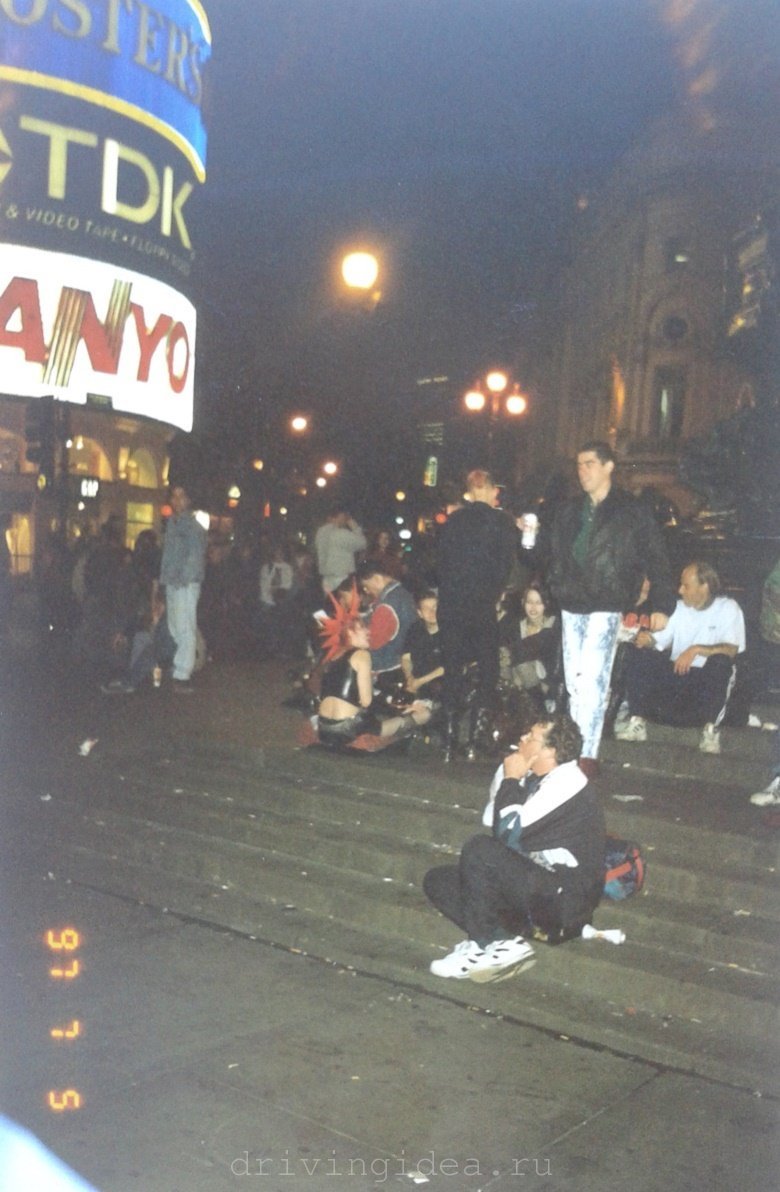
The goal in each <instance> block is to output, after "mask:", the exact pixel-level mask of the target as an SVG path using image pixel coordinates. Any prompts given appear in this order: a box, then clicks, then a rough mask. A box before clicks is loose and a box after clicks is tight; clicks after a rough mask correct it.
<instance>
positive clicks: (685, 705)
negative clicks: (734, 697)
mask: <svg viewBox="0 0 780 1192" xmlns="http://www.w3.org/2000/svg"><path fill="white" fill-rule="evenodd" d="M733 676H734V659H733V658H728V657H727V656H726V655H725V654H711V655H710V657H709V658H708V659H707V661H706V662H705V663H704V666H693V667H691V669H690V670H689V671H688V674H687V675H676V674H675V673H674V663H673V662H671V661H670V659H669V655H668V654H665V653H661V652H659V651H658V650H637V649H632V650H631V652H630V653H629V654H628V658H627V665H626V689H627V693H628V706H629V709H630V711H631V715H632V716H645V717H646V718H647V719H648V720H653V721H655V722H656V724H671V725H674V726H675V727H677V728H701V726H702V725H703V724H719V723H720V721H721V720H722V719H723V716H724V714H725V711H726V703H727V701H728V697H729V695H730V694H731V687H732V685H733V681H734V680H733Z"/></svg>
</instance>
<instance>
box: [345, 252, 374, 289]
mask: <svg viewBox="0 0 780 1192" xmlns="http://www.w3.org/2000/svg"><path fill="white" fill-rule="evenodd" d="M341 276H342V277H343V279H344V281H345V282H346V284H347V285H348V286H350V288H351V289H355V290H370V289H371V287H372V286H373V285H374V283H375V282H376V279H377V277H378V276H379V261H378V260H377V259H376V257H375V256H374V254H373V253H371V252H350V253H347V255H346V256H345V257H344V260H343V261H342V262H341Z"/></svg>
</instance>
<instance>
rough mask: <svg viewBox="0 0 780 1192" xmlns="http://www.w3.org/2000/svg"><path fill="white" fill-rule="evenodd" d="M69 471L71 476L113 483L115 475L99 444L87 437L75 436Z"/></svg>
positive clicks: (72, 443) (70, 454)
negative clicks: (95, 477) (92, 477)
mask: <svg viewBox="0 0 780 1192" xmlns="http://www.w3.org/2000/svg"><path fill="white" fill-rule="evenodd" d="M68 471H69V473H70V474H71V476H97V478H98V480H105V481H111V480H113V479H114V473H113V471H112V468H111V464H110V463H109V462H108V456H107V455H106V453H105V451H104V450H103V448H102V447H101V446H100V444H99V443H97V442H95V440H94V439H88V438H87V437H86V435H74V437H73V439H72V440H71V445H70V447H69V448H68Z"/></svg>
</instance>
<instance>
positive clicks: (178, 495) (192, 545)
mask: <svg viewBox="0 0 780 1192" xmlns="http://www.w3.org/2000/svg"><path fill="white" fill-rule="evenodd" d="M191 506H192V502H191V500H190V495H189V493H188V492H187V490H186V488H185V487H184V486H183V485H182V484H177V485H174V487H173V488H172V489H171V508H172V509H173V513H172V515H171V517H170V518H169V519H168V524H167V526H166V527H165V539H164V542H163V549H162V561H161V563H160V583H161V584H163V586H164V587H165V600H166V605H167V614H168V629H169V630H170V633H171V637H172V638H173V640H174V641H175V642H176V653H175V655H174V658H173V689H174V691H176V692H179V693H180V694H187V693H188V692H190V691H192V687H191V686H190V678H191V677H192V672H193V670H194V667H195V652H196V647H197V635H198V600H199V599H200V587H201V584H202V583H203V576H204V574H205V571H206V543H207V534H206V531H205V530H204V528H203V526H202V525H201V524H200V522H199V521H198V520H197V518H196V517H195V514H194V513H193V512H192V507H191Z"/></svg>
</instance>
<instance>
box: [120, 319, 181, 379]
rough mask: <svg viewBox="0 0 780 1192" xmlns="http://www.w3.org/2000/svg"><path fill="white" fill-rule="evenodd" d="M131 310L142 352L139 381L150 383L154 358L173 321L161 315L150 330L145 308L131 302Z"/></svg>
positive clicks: (139, 364)
mask: <svg viewBox="0 0 780 1192" xmlns="http://www.w3.org/2000/svg"><path fill="white" fill-rule="evenodd" d="M130 310H131V311H132V312H133V318H134V319H135V330H136V334H137V335H138V347H139V348H140V350H141V359H140V361H139V363H138V380H139V381H148V380H149V369H150V368H151V364H152V356H153V355H154V353H155V349H156V348H157V345H158V344H159V343H160V340H162V339H164V338H165V336H166V335H167V334H168V332H169V330H170V327H171V324H172V322H173V319H172V318H171V316H170V315H160V317H159V319H158V320H157V322H156V323H155V325H154V327H153V328H152V329H151V330H150V329H149V328H148V327H147V326H146V316H145V314H144V309H143V307H142V306H139V305H138V304H137V303H136V302H131V303H130Z"/></svg>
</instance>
